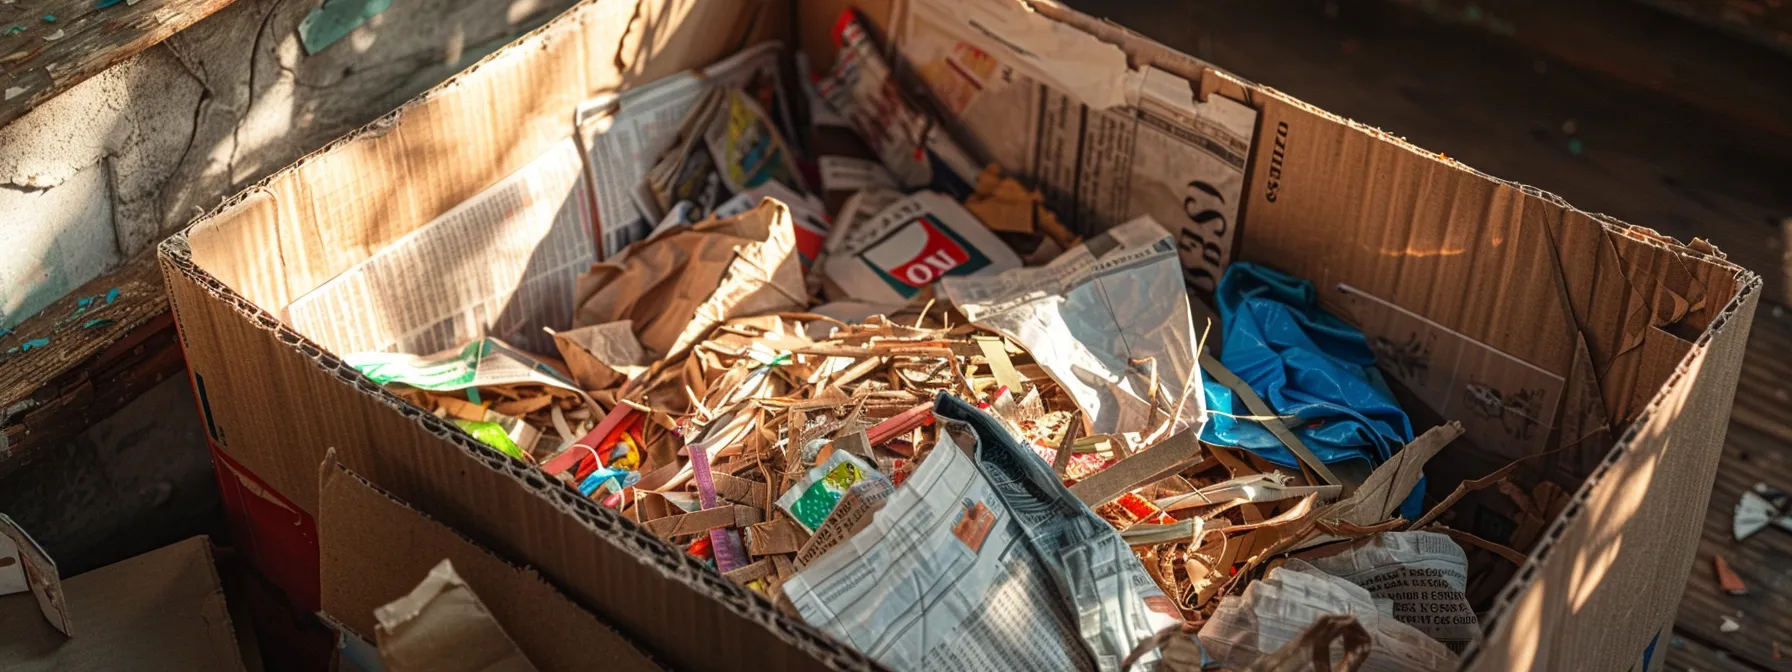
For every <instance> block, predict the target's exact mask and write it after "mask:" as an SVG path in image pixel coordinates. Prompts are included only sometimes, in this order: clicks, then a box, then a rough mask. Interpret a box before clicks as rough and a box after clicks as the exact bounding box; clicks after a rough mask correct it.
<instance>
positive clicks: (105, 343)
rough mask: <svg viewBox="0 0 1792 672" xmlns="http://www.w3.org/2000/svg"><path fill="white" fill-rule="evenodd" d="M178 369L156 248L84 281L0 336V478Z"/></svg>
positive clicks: (180, 367) (181, 363)
mask: <svg viewBox="0 0 1792 672" xmlns="http://www.w3.org/2000/svg"><path fill="white" fill-rule="evenodd" d="M113 290H117V294H116V295H115V298H114V299H113V301H112V302H111V303H107V301H106V297H107V296H108V295H111V294H112V291H113ZM82 301H87V303H88V305H87V306H86V307H85V308H82V307H81V305H80V304H81V302H82ZM34 342H42V343H44V344H43V345H39V346H35V347H31V348H30V349H26V348H25V346H26V344H29V343H34ZM185 368H186V363H185V360H183V359H182V358H181V354H180V347H179V343H177V342H176V337H175V332H174V320H173V319H172V316H171V315H170V314H169V312H168V296H167V293H166V292H164V291H163V288H162V275H161V272H160V270H159V267H158V266H157V265H156V258H155V254H154V250H151V251H149V252H146V253H144V254H142V255H139V256H138V257H137V258H135V259H132V260H131V261H130V262H129V263H127V264H125V265H124V266H123V267H122V268H120V269H118V270H117V271H115V272H113V273H111V274H109V275H103V276H100V277H98V278H94V279H93V280H91V281H89V282H88V283H87V284H85V285H82V286H81V287H80V289H78V290H77V291H75V292H74V293H71V294H69V295H68V296H66V297H63V298H62V299H61V300H59V301H57V302H56V303H54V304H51V305H50V307H49V308H47V309H45V310H44V311H43V312H41V313H38V314H37V315H35V316H33V317H31V318H29V319H26V320H25V321H24V322H21V323H19V325H18V326H16V327H13V328H12V331H11V333H8V334H6V335H5V336H0V477H3V476H5V475H6V474H9V473H11V472H12V471H14V470H16V469H18V468H19V467H20V466H23V465H24V464H25V463H27V462H29V461H30V460H31V459H33V458H34V457H36V455H37V453H38V452H39V451H40V450H42V449H43V448H44V447H46V446H53V445H60V444H61V442H63V441H65V440H67V439H69V438H70V437H73V436H74V435H76V434H79V433H80V432H81V431H82V430H84V429H86V428H87V427H88V426H89V425H91V424H92V423H94V422H97V421H99V420H100V419H102V418H105V417H107V416H110V415H111V414H112V412H113V411H116V410H117V409H118V408H121V407H123V406H124V405H125V404H126V403H129V402H130V401H131V400H132V399H135V398H136V397H137V395H139V394H141V393H142V392H143V391H144V390H147V389H149V387H151V386H153V385H154V384H155V383H157V382H160V381H161V380H163V379H165V378H167V377H169V376H173V375H179V374H180V372H181V371H183V370H184V369H185Z"/></svg>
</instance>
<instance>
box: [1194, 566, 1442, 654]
mask: <svg viewBox="0 0 1792 672" xmlns="http://www.w3.org/2000/svg"><path fill="white" fill-rule="evenodd" d="M1390 608H1391V604H1389V603H1387V602H1380V603H1378V602H1377V601H1376V600H1375V598H1373V597H1371V596H1370V595H1369V591H1367V590H1363V588H1362V587H1361V586H1358V585H1356V584H1354V583H1351V582H1349V581H1346V580H1344V579H1341V578H1338V577H1336V576H1332V575H1330V574H1327V573H1325V572H1322V571H1319V570H1318V569H1316V568H1314V567H1313V566H1312V565H1310V564H1307V563H1306V561H1303V560H1298V559H1296V560H1289V561H1288V564H1285V565H1282V566H1281V567H1277V568H1276V569H1274V570H1271V571H1270V572H1269V575H1268V576H1265V577H1263V579H1262V580H1260V581H1257V582H1255V583H1252V584H1251V585H1249V586H1247V587H1246V588H1245V589H1244V594H1242V595H1238V596H1234V597H1227V598H1225V599H1222V600H1220V605H1219V608H1217V609H1215V610H1214V612H1213V616H1212V617H1211V618H1209V619H1207V623H1206V624H1205V625H1203V626H1201V633H1200V638H1201V645H1202V646H1203V647H1205V648H1206V649H1207V653H1208V654H1209V655H1211V656H1213V657H1214V659H1216V660H1218V661H1220V664H1222V665H1224V666H1225V667H1228V668H1231V669H1244V668H1245V667H1248V666H1249V665H1250V664H1251V663H1252V662H1253V661H1255V660H1257V659H1258V658H1260V657H1262V656H1263V655H1264V654H1267V653H1270V652H1273V651H1275V650H1276V649H1280V648H1282V645H1284V644H1287V643H1288V642H1289V641H1291V640H1293V639H1294V638H1295V637H1298V636H1299V635H1300V632H1301V630H1304V629H1306V627H1307V626H1308V625H1311V624H1312V623H1313V622H1314V621H1316V620H1318V619H1319V617H1321V616H1324V615H1326V614H1350V615H1351V616H1355V617H1356V619H1357V622H1359V623H1361V624H1362V626H1363V629H1365V630H1368V631H1369V637H1370V638H1371V639H1372V640H1374V645H1373V647H1372V648H1371V649H1370V652H1369V659H1368V660H1367V661H1364V663H1363V666H1362V667H1360V668H1357V669H1358V672H1430V671H1432V670H1453V669H1456V662H1457V660H1456V654H1454V653H1451V652H1450V650H1449V649H1447V648H1444V645H1443V644H1440V643H1438V641H1437V640H1435V639H1432V638H1431V637H1430V636H1429V635H1426V634H1425V633H1423V632H1419V631H1418V630H1417V629H1415V628H1413V627H1412V626H1410V625H1407V624H1405V623H1401V622H1400V621H1398V620H1395V619H1394V616H1393V614H1392V613H1391V609H1390ZM1332 650H1333V658H1332V659H1333V660H1334V661H1335V660H1337V659H1338V656H1339V655H1341V654H1342V650H1343V645H1342V644H1341V643H1333V645H1332Z"/></svg>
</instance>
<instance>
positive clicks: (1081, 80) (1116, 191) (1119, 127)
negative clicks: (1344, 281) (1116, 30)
mask: <svg viewBox="0 0 1792 672" xmlns="http://www.w3.org/2000/svg"><path fill="white" fill-rule="evenodd" d="M896 42H897V48H898V49H899V50H900V51H901V53H902V54H903V56H904V57H906V59H907V61H908V62H909V63H911V64H913V65H914V67H915V69H916V71H917V72H918V73H919V74H920V76H921V78H922V79H923V80H925V82H926V83H927V85H928V87H929V88H930V89H931V90H932V91H933V93H934V97H935V98H936V99H938V100H939V101H940V102H941V105H942V106H943V107H944V108H945V109H944V113H945V114H947V115H948V116H949V118H948V119H947V122H948V123H949V124H951V125H953V126H955V127H956V128H957V129H959V130H961V131H962V132H959V133H955V134H954V135H956V136H957V137H961V138H967V137H968V138H978V139H979V140H981V141H982V143H983V147H981V148H980V149H981V150H982V151H983V152H984V154H986V155H987V156H989V157H990V158H991V159H992V160H994V161H996V162H997V163H999V164H1000V165H1001V166H1002V168H1003V170H1005V171H1007V172H1008V173H1010V174H1013V175H1015V176H1018V177H1020V178H1022V179H1024V180H1026V181H1028V182H1030V183H1032V184H1033V186H1034V187H1035V188H1037V189H1039V190H1040V191H1041V192H1042V193H1043V194H1044V195H1045V197H1046V203H1047V205H1049V206H1051V207H1052V209H1053V210H1054V211H1056V212H1057V213H1058V215H1059V216H1060V218H1062V219H1063V220H1064V222H1065V223H1066V224H1067V225H1069V226H1070V227H1071V228H1072V229H1074V230H1075V231H1076V232H1077V233H1078V234H1081V235H1084V236H1088V235H1092V234H1094V233H1096V232H1098V231H1100V230H1102V229H1105V228H1107V227H1111V226H1114V225H1117V224H1119V223H1121V222H1125V221H1128V220H1131V219H1133V218H1135V217H1138V216H1140V215H1151V216H1152V217H1153V218H1154V219H1156V220H1157V222H1158V223H1159V224H1160V225H1163V226H1164V227H1165V228H1166V229H1167V230H1169V231H1170V233H1171V234H1172V235H1174V236H1175V237H1176V247H1177V250H1178V252H1179V254H1180V256H1181V258H1182V264H1183V267H1184V270H1185V273H1186V277H1185V279H1186V281H1187V282H1188V284H1189V285H1191V286H1193V287H1196V288H1198V289H1200V290H1203V291H1209V292H1210V291H1212V290H1213V289H1214V287H1215V286H1216V285H1217V284H1218V282H1219V277H1220V274H1221V273H1222V272H1223V271H1224V270H1225V267H1226V265H1227V264H1228V263H1230V262H1231V260H1232V256H1233V253H1234V247H1235V243H1236V241H1237V239H1238V232H1237V225H1238V206H1239V203H1240V202H1241V200H1242V198H1241V196H1242V193H1241V192H1242V189H1243V188H1244V170H1245V163H1246V157H1247V156H1248V155H1249V153H1250V148H1251V140H1252V137H1253V135H1254V134H1255V129H1256V125H1257V112H1256V110H1254V109H1252V108H1251V107H1249V106H1247V105H1244V104H1243V103H1239V102H1237V101H1234V100H1231V99H1229V98H1225V97H1223V96H1218V95H1212V96H1209V97H1208V98H1207V100H1197V99H1196V97H1195V93H1194V87H1193V86H1192V85H1191V83H1190V82H1188V81H1187V80H1184V79H1182V78H1180V77H1177V76H1175V75H1172V74H1170V73H1167V72H1164V71H1162V70H1157V69H1155V68H1149V67H1147V68H1146V69H1143V70H1131V69H1129V68H1128V66H1127V64H1126V56H1125V54H1124V53H1122V52H1121V51H1120V49H1119V48H1118V47H1115V46H1113V45H1110V44H1107V43H1105V42H1102V41H1100V40H1099V39H1097V38H1095V37H1093V36H1091V35H1088V34H1086V33H1083V32H1081V31H1077V30H1075V29H1073V28H1070V27H1069V26H1065V25H1063V24H1060V23H1058V22H1056V21H1052V20H1051V19H1048V18H1045V17H1043V16H1040V15H1039V14H1037V13H1034V12H1031V11H1028V10H1026V9H1025V8H1023V7H1022V6H1021V4H1020V3H1007V2H1001V3H996V2H951V1H948V0H916V1H915V2H913V3H911V4H910V11H909V12H908V14H907V18H906V20H905V21H904V23H903V25H902V26H901V27H900V28H899V30H898V36H897V40H896Z"/></svg>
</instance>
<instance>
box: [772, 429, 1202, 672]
mask: <svg viewBox="0 0 1792 672" xmlns="http://www.w3.org/2000/svg"><path fill="white" fill-rule="evenodd" d="M938 408H939V409H940V413H941V415H940V418H941V421H942V422H952V423H957V424H954V425H953V427H958V428H961V429H962V430H963V432H962V433H960V434H957V435H956V436H955V435H954V432H952V431H942V432H940V433H939V436H938V439H937V444H936V445H935V447H934V449H933V452H932V453H931V454H930V455H929V457H928V459H927V460H925V461H924V462H922V463H921V466H920V467H919V468H918V469H916V470H915V472H914V474H913V475H911V476H910V477H909V478H908V479H907V481H906V482H905V483H904V484H903V486H902V487H900V488H898V489H897V490H896V491H895V492H893V493H891V494H890V497H889V500H888V501H887V502H885V504H884V506H883V508H882V509H881V510H879V511H878V512H877V513H876V514H874V515H873V517H872V521H871V523H870V524H869V525H868V526H866V527H865V529H864V530H862V531H860V532H859V533H858V534H856V535H854V536H853V537H852V538H850V539H848V540H846V541H845V542H843V543H842V544H841V545H840V546H838V547H836V548H835V549H834V550H833V551H832V552H830V553H828V554H826V555H823V556H821V557H820V558H818V559H816V560H815V561H814V562H812V563H810V564H809V565H808V566H806V567H804V568H803V570H802V571H800V572H798V573H797V574H795V575H794V576H792V577H791V578H790V579H789V580H788V581H786V582H785V583H784V584H783V590H784V594H785V595H786V596H788V597H789V598H790V600H791V602H792V604H794V605H795V607H796V609H797V611H798V613H800V614H801V615H802V617H803V619H804V620H806V621H808V622H809V623H811V624H813V625H815V626H816V627H819V628H822V629H823V630H826V631H828V632H829V633H831V634H834V635H835V636H837V637H840V638H841V639H843V640H845V641H847V642H849V643H851V644H852V645H854V646H855V647H857V648H859V650H861V651H863V652H865V653H866V654H867V655H869V656H871V657H872V658H875V659H877V660H878V661H879V662H881V663H883V664H885V665H889V666H891V667H893V668H897V669H940V670H945V669H980V670H1040V669H1052V670H1059V669H1091V668H1092V669H1102V670H1117V669H1119V665H1120V661H1121V659H1122V658H1123V657H1125V655H1126V654H1127V652H1129V651H1130V650H1131V649H1132V646H1133V643H1134V642H1136V641H1138V640H1140V639H1143V638H1145V637H1149V636H1150V635H1151V634H1152V633H1153V632H1156V631H1157V630H1159V629H1161V628H1163V627H1165V626H1168V625H1171V624H1173V623H1175V622H1176V621H1177V620H1178V617H1177V615H1176V612H1175V609H1174V608H1173V607H1170V606H1169V605H1168V602H1169V600H1168V598H1167V597H1165V596H1164V595H1163V593H1162V592H1161V591H1159V590H1158V589H1157V586H1156V585H1155V584H1154V583H1152V581H1151V579H1150V577H1149V576H1147V575H1146V574H1145V572H1144V570H1143V568H1142V567H1141V566H1140V565H1139V563H1138V561H1137V559H1136V558H1134V557H1133V555H1132V552H1131V551H1130V550H1128V548H1127V547H1126V545H1125V543H1124V542H1122V541H1121V540H1120V538H1119V536H1118V535H1117V534H1116V533H1115V532H1114V531H1113V528H1111V527H1109V526H1108V525H1107V524H1106V523H1103V522H1102V521H1101V520H1100V519H1099V518H1097V517H1095V515H1094V514H1093V513H1092V512H1091V511H1089V510H1088V509H1087V508H1086V507H1083V506H1081V505H1080V504H1076V503H1075V502H1074V500H1073V498H1071V497H1070V494H1069V492H1068V491H1067V490H1065V489H1064V487H1063V485H1062V484H1061V483H1059V482H1058V480H1057V478H1056V477H1055V476H1053V475H1052V474H1051V472H1050V470H1049V469H1047V468H1046V467H1045V465H1044V464H1043V463H1041V462H1039V461H1038V460H1036V459H1034V458H1033V457H1031V456H1028V455H1026V454H1025V453H1024V452H1022V450H1021V449H1020V447H1019V446H1017V445H1015V444H1014V442H1013V439H1012V437H1011V436H1010V435H1008V433H1007V430H1005V429H1003V428H1002V427H1001V425H1000V424H998V423H997V422H996V421H995V420H993V419H992V418H990V417H988V416H985V415H982V414H981V413H979V412H977V411H975V410H972V409H970V408H969V407H968V406H965V405H964V404H963V402H959V401H957V400H952V399H942V400H941V401H940V402H939V404H938ZM959 418H964V419H963V420H960V419H959ZM964 441H968V442H969V443H968V444H967V443H963V442H964ZM967 450H969V451H974V452H975V457H973V456H972V455H970V454H967ZM986 474H987V476H986ZM1060 591H1067V593H1068V594H1066V592H1060ZM1154 659H1155V658H1154ZM1148 665H1149V662H1148Z"/></svg>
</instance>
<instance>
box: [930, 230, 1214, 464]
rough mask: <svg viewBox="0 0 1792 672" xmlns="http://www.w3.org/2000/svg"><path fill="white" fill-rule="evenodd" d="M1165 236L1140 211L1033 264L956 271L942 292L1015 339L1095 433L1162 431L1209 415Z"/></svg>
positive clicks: (1174, 429)
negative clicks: (988, 272)
mask: <svg viewBox="0 0 1792 672" xmlns="http://www.w3.org/2000/svg"><path fill="white" fill-rule="evenodd" d="M1181 278H1182V274H1181V271H1180V269H1179V267H1178V264H1177V257H1176V247H1175V245H1174V244H1173V242H1172V241H1171V237H1170V234H1168V233H1165V232H1164V230H1163V228H1161V227H1159V226H1158V225H1157V223H1156V222H1155V221H1154V220H1152V219H1151V217H1150V216H1145V217H1140V218H1138V219H1135V220H1133V221H1131V222H1127V223H1126V224H1123V225H1121V226H1118V227H1115V228H1113V229H1110V230H1108V231H1107V232H1105V233H1102V234H1101V235H1099V236H1096V237H1095V238H1092V239H1090V240H1089V241H1087V242H1085V243H1083V244H1082V245H1078V246H1077V247H1076V248H1074V249H1072V250H1070V251H1068V252H1065V253H1064V254H1062V255H1060V256H1059V257H1058V258H1057V259H1055V260H1053V261H1052V262H1051V263H1050V264H1047V265H1046V266H1044V267H1040V268H1020V269H1014V270H1011V271H1008V272H1006V273H1002V274H999V275H994V276H987V277H953V278H947V279H945V280H944V281H942V282H941V285H940V291H941V293H942V294H943V295H945V297H946V298H947V299H950V300H951V301H952V303H953V304H954V305H957V306H958V308H959V310H962V311H964V314H965V316H966V317H969V318H970V320H971V322H973V323H975V324H977V325H978V326H982V327H986V328H988V329H991V330H994V331H996V332H998V333H1000V334H1002V335H1004V336H1007V337H1009V338H1012V339H1014V341H1015V342H1017V343H1020V344H1021V346H1023V347H1025V348H1026V349H1027V350H1028V351H1029V352H1031V353H1033V357H1034V358H1035V359H1037V360H1038V361H1039V364H1040V366H1043V367H1045V370H1046V371H1047V372H1048V373H1050V374H1051V376H1052V379H1053V380H1056V381H1058V384H1059V385H1062V386H1064V388H1065V389H1066V390H1069V391H1070V393H1071V396H1073V397H1075V398H1076V401H1077V405H1079V406H1081V407H1082V409H1083V413H1084V417H1085V418H1087V421H1088V423H1089V429H1090V431H1092V432H1093V433H1096V434H1123V433H1125V432H1148V431H1153V430H1155V429H1156V428H1159V427H1162V426H1163V425H1164V424H1165V422H1164V421H1165V420H1170V419H1173V422H1171V423H1169V424H1170V429H1169V431H1168V432H1163V434H1164V435H1166V436H1167V435H1168V434H1170V433H1174V432H1179V431H1182V430H1184V429H1187V428H1189V427H1196V426H1199V425H1200V424H1201V422H1202V419H1203V418H1205V417H1206V404H1205V401H1204V399H1203V395H1202V394H1201V389H1200V385H1201V383H1200V370H1199V364H1198V362H1197V360H1196V357H1195V352H1196V346H1197V343H1196V342H1195V331H1194V326H1193V324H1192V323H1191V318H1190V312H1189V307H1188V294H1187V292H1186V291H1184V289H1183V283H1182V279H1181Z"/></svg>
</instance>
